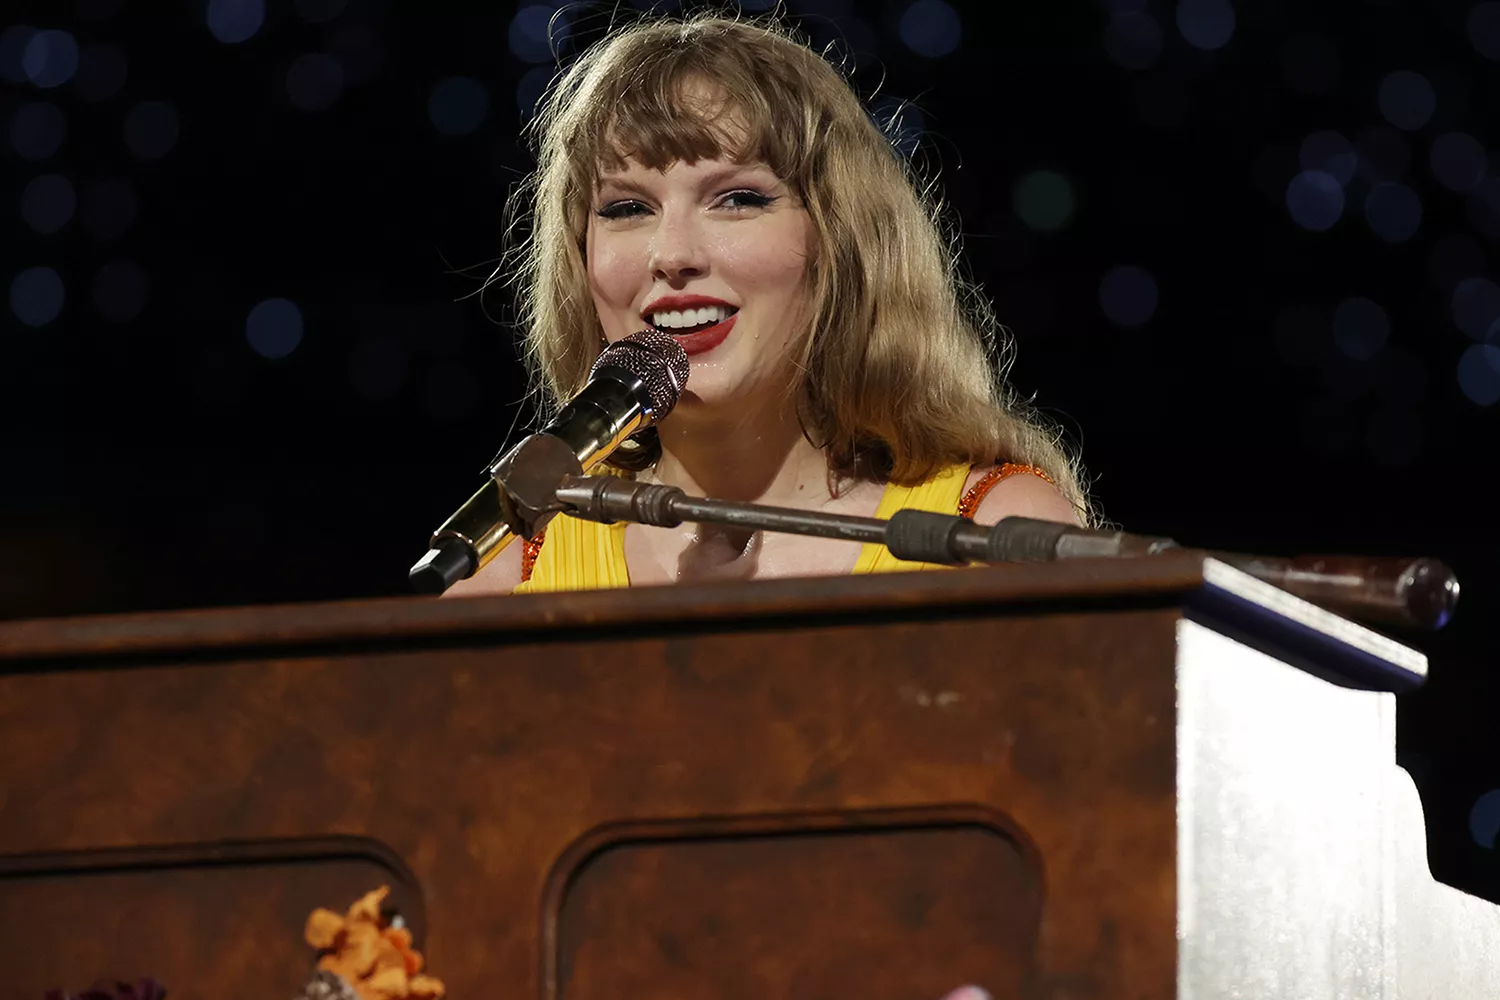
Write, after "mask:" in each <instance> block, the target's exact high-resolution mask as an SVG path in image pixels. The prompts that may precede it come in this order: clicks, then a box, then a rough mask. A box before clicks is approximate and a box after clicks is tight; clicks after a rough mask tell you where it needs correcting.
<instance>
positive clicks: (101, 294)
mask: <svg viewBox="0 0 1500 1000" xmlns="http://www.w3.org/2000/svg"><path fill="white" fill-rule="evenodd" d="M148 289H149V284H148V282H147V279H146V272H145V270H143V269H142V268H141V266H140V265H139V264H137V263H136V262H135V261H133V260H127V259H124V258H122V259H120V260H114V261H110V262H109V263H108V264H105V265H104V266H103V267H101V268H100V269H99V272H98V273H97V274H95V275H94V285H93V300H94V308H95V309H96V310H98V312H99V315H100V316H102V317H104V318H105V319H107V320H109V321H110V322H111V323H128V322H130V321H131V320H133V319H135V318H136V317H137V316H139V315H140V313H141V310H142V309H144V308H145V306H146V298H147V295H148Z"/></svg>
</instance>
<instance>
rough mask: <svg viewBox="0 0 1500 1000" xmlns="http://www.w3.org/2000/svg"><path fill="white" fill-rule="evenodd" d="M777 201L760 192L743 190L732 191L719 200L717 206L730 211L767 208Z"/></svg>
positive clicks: (771, 196)
mask: <svg viewBox="0 0 1500 1000" xmlns="http://www.w3.org/2000/svg"><path fill="white" fill-rule="evenodd" d="M775 200H776V198H775V197H774V196H773V195H769V194H762V193H761V192H759V191H752V190H750V189H749V188H742V189H740V190H738V191H730V192H729V193H727V194H725V195H724V196H723V197H722V198H720V199H719V200H718V202H717V205H718V207H720V208H730V209H745V208H765V207H766V206H767V205H769V204H771V203H772V202H773V201H775Z"/></svg>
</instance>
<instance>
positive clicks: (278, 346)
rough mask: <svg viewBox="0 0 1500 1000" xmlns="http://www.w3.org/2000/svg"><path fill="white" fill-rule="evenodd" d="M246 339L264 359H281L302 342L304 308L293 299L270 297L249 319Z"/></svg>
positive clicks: (252, 310) (254, 310)
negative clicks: (298, 305)
mask: <svg viewBox="0 0 1500 1000" xmlns="http://www.w3.org/2000/svg"><path fill="white" fill-rule="evenodd" d="M245 341H246V342H247V343H249V345H250V349H251V350H252V351H254V352H255V353H256V354H259V355H260V356H261V357H263V358H269V359H270V360H272V361H278V360H280V359H281V358H284V357H286V356H287V355H289V354H291V353H292V352H293V351H295V350H296V349H297V345H299V344H301V343H302V310H300V309H298V308H297V304H296V303H295V302H292V301H291V300H290V299H281V298H276V299H266V300H265V301H263V302H260V303H257V304H256V306H255V308H253V309H251V310H250V315H249V316H247V317H246V318H245Z"/></svg>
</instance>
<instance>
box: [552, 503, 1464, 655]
mask: <svg viewBox="0 0 1500 1000" xmlns="http://www.w3.org/2000/svg"><path fill="white" fill-rule="evenodd" d="M557 504H558V508H557V509H558V511H560V512H563V513H567V514H571V515H573V516H574V517H579V518H583V519H584V520H589V521H599V522H601V523H604V524H612V523H614V522H616V521H633V522H636V523H638V524H647V525H653V526H655V527H660V528H675V527H677V526H678V525H680V524H682V523H683V522H684V521H692V522H698V523H709V524H728V525H733V526H735V527H739V528H747V529H751V530H757V531H779V532H784V533H787V534H793V535H814V536H817V537H820V538H838V539H843V540H845V541H850V542H873V543H875V544H877V545H884V546H885V547H886V548H888V549H889V550H890V551H891V554H892V555H894V556H895V557H896V558H898V559H904V560H909V561H912V562H928V563H939V564H942V565H949V566H962V565H966V564H971V563H980V564H998V563H1015V562H1053V561H1057V560H1062V559H1084V558H1137V557H1141V556H1152V555H1156V554H1158V553H1161V552H1168V551H1172V550H1178V549H1180V546H1178V544H1177V543H1176V542H1174V541H1173V540H1172V539H1170V538H1158V537H1152V536H1148V535H1134V534H1130V533H1128V532H1124V531H1100V530H1092V529H1088V528H1079V527H1077V526H1074V525H1068V524H1061V523H1057V522H1054V521H1041V520H1037V519H1035V518H1028V517H1007V518H1004V519H1002V520H1001V521H999V522H998V523H996V524H995V525H993V526H990V525H981V524H976V523H975V522H973V521H971V520H969V519H968V518H965V517H957V516H953V515H949V514H935V513H932V512H930V511H920V510H902V511H897V512H896V514H895V515H894V516H893V517H891V519H890V520H888V521H887V520H882V519H881V518H877V517H858V516H854V515H851V514H829V513H823V512H818V511H809V510H797V509H795V508H790V507H772V506H768V505H765V504H753V503H736V502H733V501H729V500H713V499H709V498H706V497H692V496H688V495H687V494H686V493H684V492H683V491H682V490H680V489H678V488H677V487H675V486H658V485H654V484H649V483H637V482H633V481H631V480H628V479H620V478H618V477H616V476H576V475H570V476H567V477H565V478H564V479H563V480H562V484H561V485H560V486H559V487H558V489H557ZM1195 551H1201V552H1202V554H1203V555H1204V556H1207V557H1211V558H1214V559H1217V560H1219V561H1221V562H1224V563H1227V564H1229V565H1230V566H1233V567H1234V568H1236V569H1238V570H1240V571H1242V572H1244V573H1248V574H1249V575H1251V576H1254V577H1256V578H1257V579H1260V580H1264V581H1265V582H1267V583H1270V584H1272V585H1274V586H1276V587H1279V588H1281V589H1283V590H1285V591H1287V592H1288V593H1291V594H1294V595H1296V596H1298V597H1302V598H1304V599H1306V600H1309V601H1311V602H1313V603H1316V604H1320V605H1323V606H1324V607H1328V608H1330V609H1331V610H1334V611H1340V612H1344V613H1347V614H1349V615H1351V616H1353V617H1359V618H1365V619H1372V620H1377V621H1383V622H1388V623H1391V624H1397V625H1407V626H1417V627H1422V628H1430V629H1437V628H1441V627H1442V626H1443V625H1444V624H1446V623H1447V621H1448V619H1449V617H1450V616H1451V615H1452V613H1453V607H1454V605H1455V604H1456V603H1457V601H1458V593H1459V587H1458V580H1457V578H1456V577H1455V576H1454V575H1453V571H1452V570H1450V569H1449V568H1448V567H1447V566H1445V565H1444V564H1443V563H1442V562H1440V561H1438V560H1436V559H1430V558H1399V557H1387V558H1382V557H1362V556H1300V557H1296V558H1292V559H1281V558H1274V557H1265V556H1251V555H1242V554H1239V553H1233V552H1217V551H1211V550H1195Z"/></svg>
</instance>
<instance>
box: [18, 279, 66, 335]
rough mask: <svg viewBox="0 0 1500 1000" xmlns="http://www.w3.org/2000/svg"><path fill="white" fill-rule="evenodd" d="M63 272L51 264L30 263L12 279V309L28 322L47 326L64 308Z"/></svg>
mask: <svg viewBox="0 0 1500 1000" xmlns="http://www.w3.org/2000/svg"><path fill="white" fill-rule="evenodd" d="M65 298H66V293H65V291H64V289H63V280H62V276H61V275H59V274H58V273H57V272H56V271H54V270H52V268H50V267H28V268H27V269H26V270H24V271H22V272H21V273H20V274H18V275H16V276H15V277H14V278H13V279H11V283H10V311H11V312H12V313H13V314H15V317H16V319H18V320H20V321H21V322H22V323H25V324H26V325H27V326H46V325H47V324H48V323H50V322H52V321H53V320H55V319H57V317H58V315H59V314H60V313H61V312H62V307H63V301H64V299H65Z"/></svg>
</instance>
